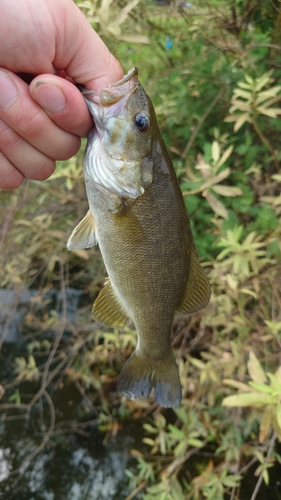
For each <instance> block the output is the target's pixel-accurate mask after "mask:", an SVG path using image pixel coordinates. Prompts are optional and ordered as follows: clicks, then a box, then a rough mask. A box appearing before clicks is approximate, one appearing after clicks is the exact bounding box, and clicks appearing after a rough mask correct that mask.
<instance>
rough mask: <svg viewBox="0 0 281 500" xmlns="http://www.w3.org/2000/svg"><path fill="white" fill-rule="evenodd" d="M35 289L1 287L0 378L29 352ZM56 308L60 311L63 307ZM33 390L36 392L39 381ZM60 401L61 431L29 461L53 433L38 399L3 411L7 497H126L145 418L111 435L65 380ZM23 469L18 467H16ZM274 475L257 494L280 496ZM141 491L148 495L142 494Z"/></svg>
mask: <svg viewBox="0 0 281 500" xmlns="http://www.w3.org/2000/svg"><path fill="white" fill-rule="evenodd" d="M35 295H36V291H31V292H22V293H21V294H19V295H16V294H15V293H14V292H8V291H7V290H5V291H3V290H0V341H1V334H2V339H3V337H5V342H4V343H3V346H2V349H1V352H0V383H1V380H3V379H9V378H11V377H14V373H13V369H14V365H13V360H14V358H15V357H16V356H19V355H22V353H23V352H25V353H26V343H27V341H26V340H25V338H24V335H23V334H22V322H23V318H24V316H25V314H26V312H27V311H28V308H29V301H30V298H31V297H32V296H35ZM66 295H67V308H68V310H67V315H68V318H70V320H71V321H75V316H76V311H77V307H78V304H79V299H80V296H81V292H80V291H77V290H73V289H68V290H67V291H66ZM45 298H47V299H48V300H49V301H50V303H54V302H56V304H58V303H59V302H60V297H59V294H58V293H57V292H55V291H49V292H48V295H47V297H45ZM56 310H57V311H58V314H61V312H60V309H59V307H56ZM31 386H32V384H30V383H28V384H25V386H24V385H23V386H22V389H21V391H23V392H24V391H25V390H26V392H28V393H30V391H31ZM33 389H34V393H36V391H37V390H38V387H37V386H36V384H33ZM53 400H54V404H55V408H56V425H55V428H54V431H53V432H52V434H51V436H50V439H49V440H48V442H47V444H46V445H45V446H44V447H42V449H40V451H39V453H37V454H36V456H35V457H34V458H33V459H32V460H30V461H29V462H28V463H26V464H25V459H26V457H27V456H29V455H30V454H31V453H32V452H34V450H36V449H37V447H38V446H40V443H42V440H43V438H44V435H46V432H47V429H44V428H42V421H43V419H42V418H41V419H40V408H39V407H38V404H36V405H35V407H34V408H33V409H32V410H31V412H30V413H28V414H25V415H24V416H23V412H20V411H18V410H13V412H12V413H10V414H9V413H8V412H6V413H4V412H1V413H0V499H1V500H125V498H126V497H127V496H128V495H129V494H130V492H131V490H130V489H129V479H128V477H127V476H126V473H125V469H126V468H129V469H131V470H132V471H135V472H136V471H137V469H136V464H137V461H136V460H135V459H134V458H133V457H132V456H131V455H130V450H131V449H137V450H139V451H143V452H144V451H145V450H146V448H145V447H144V445H143V444H142V437H143V430H142V425H141V423H140V422H139V421H131V422H128V421H126V422H125V423H123V427H122V424H121V428H120V429H118V432H117V433H116V435H115V436H113V437H112V436H111V435H108V436H107V434H105V433H102V432H100V431H99V429H98V427H97V415H96V414H93V415H91V414H88V415H87V418H86V417H85V411H84V410H85V408H84V406H83V405H84V401H83V398H82V397H81V394H80V393H79V392H78V391H77V389H76V388H75V386H74V385H70V384H68V385H67V384H66V385H64V387H62V388H61V389H60V390H59V391H57V392H55V394H54V395H53ZM46 411H47V410H46V409H44V412H46ZM81 415H82V417H81ZM10 417H12V419H11V418H10ZM47 420H48V419H47ZM279 453H280V451H279ZM198 461H200V456H197V457H196V456H195V457H194V461H192V462H191V461H190V462H189V466H191V468H194V467H196V462H197V463H198ZM23 464H25V465H24V466H23ZM256 467H257V466H255V467H253V468H252V469H251V470H250V471H249V472H248V475H247V476H246V478H245V479H244V480H243V482H242V487H241V494H240V498H239V500H249V498H251V495H252V492H253V490H254V487H255V484H256V481H257V478H256V477H255V476H254V472H255V469H256ZM17 469H19V471H18V472H17V473H16V474H13V473H12V474H10V473H11V472H12V471H14V470H17ZM269 474H270V477H271V481H270V485H269V487H266V486H265V485H264V484H263V485H262V487H261V489H260V491H259V494H258V496H257V498H256V500H264V499H265V498H266V499H267V500H281V466H280V465H277V466H275V467H274V468H272V469H269ZM134 498H135V500H138V499H141V498H142V493H140V494H139V495H138V496H136V497H134Z"/></svg>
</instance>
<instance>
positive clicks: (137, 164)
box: [68, 70, 210, 406]
mask: <svg viewBox="0 0 281 500" xmlns="http://www.w3.org/2000/svg"><path fill="white" fill-rule="evenodd" d="M133 71H134V70H131V72H130V73H131V74H132V76H133V78H132V77H131V78H128V77H129V75H130V73H129V74H128V75H127V76H126V77H125V79H126V78H128V80H126V81H125V85H124V84H123V85H122V83H121V85H120V83H119V82H117V87H116V88H115V87H114V86H112V87H114V88H113V89H111V88H110V89H109V91H108V93H107V89H105V90H106V92H105V96H106V99H107V101H106V102H105V103H104V104H103V105H104V107H105V111H104V110H103V111H104V114H102V113H101V112H100V105H101V102H102V101H103V95H102V96H99V102H97V104H95V106H97V107H98V106H99V107H98V111H97V113H93V116H94V119H95V121H96V123H97V128H98V133H100V134H101V132H102V130H103V129H102V127H104V128H105V133H104V136H105V142H104V141H103V139H102V138H101V137H99V138H98V137H97V134H95V135H93V136H90V137H89V141H88V145H87V149H86V153H85V162H84V171H85V183H86V190H87V196H88V200H89V209H90V210H89V212H88V214H87V216H86V217H85V218H84V219H83V221H81V223H80V224H79V226H77V228H76V229H75V230H74V232H73V235H72V236H71V238H70V240H69V244H68V248H77V247H78V248H84V247H88V246H92V244H95V243H96V242H97V241H98V243H99V246H100V250H101V253H102V256H103V259H104V263H105V266H106V269H107V272H108V275H109V279H108V280H107V282H106V284H105V287H104V288H103V290H102V291H101V292H100V294H99V296H98V298H97V300H96V302H95V304H94V308H93V312H94V316H95V318H96V319H97V320H98V321H100V322H101V323H104V324H107V325H109V326H114V327H122V326H125V325H126V324H128V323H129V322H130V321H131V320H132V321H133V322H134V324H135V327H136V330H137V333H138V343H137V347H136V350H135V351H134V353H133V354H132V356H131V357H130V358H129V360H128V361H127V363H126V365H125V366H124V368H123V370H122V372H121V374H120V377H119V381H118V389H119V390H120V391H121V392H122V393H123V394H125V395H126V396H127V397H148V396H149V394H150V392H151V389H152V388H154V389H155V398H156V400H157V401H158V403H159V404H161V405H163V406H178V405H179V404H180V400H181V386H180V382H179V376H178V370H177V365H176V362H175V359H174V356H173V352H172V348H171V343H170V336H171V327H172V322H173V318H174V314H175V313H176V312H177V311H178V312H194V311H197V310H199V309H201V308H202V307H204V306H205V305H206V304H207V303H208V301H209V297H210V288H209V284H208V280H207V278H206V276H205V274H204V272H203V271H202V269H201V266H200V265H199V263H198V256H197V253H196V250H195V247H194V242H193V237H192V233H191V229H190V224H189V219H188V215H187V211H186V208H185V204H184V200H183V196H182V193H181V190H180V188H179V185H178V182H177V179H176V175H175V172H174V169H173V166H172V163H171V160H170V158H169V155H168V152H167V150H166V147H165V144H164V142H163V139H162V137H161V134H160V131H159V129H158V126H157V122H156V118H155V115H154V111H153V108H152V105H151V103H150V101H149V98H148V97H147V96H146V94H145V92H144V91H143V89H142V87H141V86H140V84H139V83H138V81H137V79H136V74H135V73H133ZM131 80H133V83H132V81H131ZM120 86H121V89H120ZM128 86H129V89H128V88H127V87H128ZM123 89H124V90H123ZM125 90H127V94H128V93H129V92H128V90H129V91H130V92H131V94H130V96H129V98H128V99H127V101H126V102H125V105H123V106H121V103H120V102H119V101H122V99H124V97H123V94H122V92H125ZM113 91H114V95H113V97H112V94H113ZM118 91H119V94H118ZM120 93H121V94H122V96H121V97H120ZM127 94H126V93H125V96H127ZM126 98H127V97H125V99H126ZM130 99H131V100H130ZM108 101H109V102H108ZM116 103H117V104H116ZM118 106H119V108H118ZM89 108H90V110H91V111H92V112H93V110H92V106H91V105H90V106H89ZM110 108H113V110H116V108H117V112H116V115H115V117H114V118H113V119H112V117H111V114H110ZM106 113H108V118H107V115H106ZM113 114H114V113H113ZM136 116H137V119H136V118H135V117H136ZM146 116H148V118H149V121H150V126H149V129H148V130H138V127H137V128H136V127H135V128H136V130H134V121H133V120H135V122H137V125H138V126H139V124H141V125H142V124H143V123H144V125H145V126H144V128H146V125H147V123H146V118H145V117H146ZM130 120H131V121H130ZM104 136H102V137H104ZM111 138H113V146H114V147H115V149H114V147H113V146H112V144H111V142H110V141H111ZM128 139H130V140H129V141H128ZM106 141H108V145H107V143H106ZM126 141H127V142H126ZM107 146H108V147H107ZM106 151H107V152H106ZM108 151H109V152H110V153H109V154H108ZM97 158H105V160H103V161H102V160H101V159H97ZM111 161H112V163H111ZM99 162H101V164H99ZM93 164H95V165H96V169H95V172H94V173H93ZM113 165H117V167H115V166H113ZM114 169H116V170H114ZM106 171H107V173H108V176H107V177H106V178H105V173H104V172H106ZM112 172H113V174H112Z"/></svg>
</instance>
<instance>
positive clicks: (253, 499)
mask: <svg viewBox="0 0 281 500" xmlns="http://www.w3.org/2000/svg"><path fill="white" fill-rule="evenodd" d="M276 438H277V436H276V434H275V432H274V434H273V436H272V438H271V440H270V442H269V448H268V452H267V458H269V457H270V456H271V455H272V452H273V449H274V445H275V441H276ZM262 481H263V471H262V472H261V473H260V476H259V478H258V480H257V484H256V486H255V489H254V491H253V494H252V496H251V498H250V500H255V499H256V497H257V494H258V492H259V489H260V487H261V484H262Z"/></svg>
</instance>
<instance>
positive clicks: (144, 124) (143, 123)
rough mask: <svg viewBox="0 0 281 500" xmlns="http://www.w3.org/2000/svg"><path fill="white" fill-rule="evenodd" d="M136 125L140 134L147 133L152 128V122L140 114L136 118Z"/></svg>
mask: <svg viewBox="0 0 281 500" xmlns="http://www.w3.org/2000/svg"><path fill="white" fill-rule="evenodd" d="M135 125H136V127H137V128H138V129H139V131H140V132H146V131H147V130H148V129H149V127H150V120H149V118H148V116H147V115H146V114H145V113H138V114H137V115H136V116H135Z"/></svg>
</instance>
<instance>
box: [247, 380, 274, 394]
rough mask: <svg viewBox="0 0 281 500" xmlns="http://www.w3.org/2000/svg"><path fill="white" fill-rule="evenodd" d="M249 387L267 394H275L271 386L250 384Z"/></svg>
mask: <svg viewBox="0 0 281 500" xmlns="http://www.w3.org/2000/svg"><path fill="white" fill-rule="evenodd" d="M249 385H250V386H251V387H253V388H254V389H257V390H258V391H260V392H264V393H265V394H272V393H273V388H272V387H270V385H265V384H258V383H257V382H249Z"/></svg>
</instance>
